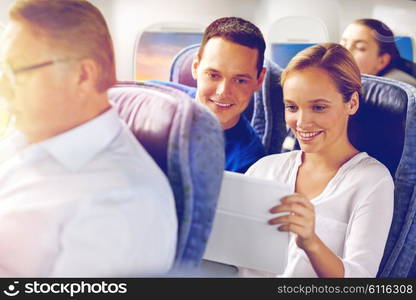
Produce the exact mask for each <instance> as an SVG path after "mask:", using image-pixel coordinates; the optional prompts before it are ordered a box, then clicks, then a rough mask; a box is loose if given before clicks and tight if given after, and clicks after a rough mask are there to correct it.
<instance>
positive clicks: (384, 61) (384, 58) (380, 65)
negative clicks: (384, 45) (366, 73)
mask: <svg viewBox="0 0 416 300" xmlns="http://www.w3.org/2000/svg"><path fill="white" fill-rule="evenodd" d="M390 61H391V55H390V54H388V53H384V54H382V55H380V56H379V57H378V58H377V65H376V74H378V72H380V71H381V70H383V69H384V68H385V67H386V66H387V65H388V64H389V63H390Z"/></svg>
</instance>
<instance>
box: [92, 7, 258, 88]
mask: <svg viewBox="0 0 416 300" xmlns="http://www.w3.org/2000/svg"><path fill="white" fill-rule="evenodd" d="M96 1H97V2H98V1H99V0H96ZM112 2H113V3H112V7H111V9H112V12H111V16H110V19H111V20H110V21H109V24H111V26H112V30H111V31H112V34H113V39H114V45H115V51H116V62H117V75H118V79H119V80H131V79H133V77H134V76H133V57H134V45H135V42H136V38H137V36H138V34H139V33H141V32H143V31H144V30H145V29H146V28H147V27H149V26H150V25H153V24H156V23H186V24H189V25H190V26H192V24H195V25H196V26H198V27H200V28H201V31H203V29H204V28H205V27H206V25H207V24H209V23H210V22H212V21H213V20H214V19H216V18H218V17H222V16H227V15H234V16H239V17H242V18H245V19H248V20H251V21H253V20H254V11H255V9H254V8H255V7H256V3H257V2H258V0H227V1H223V0H210V1H209V2H206V1H195V0H175V1H166V0H152V1H147V0H139V1H137V0H113V1H112Z"/></svg>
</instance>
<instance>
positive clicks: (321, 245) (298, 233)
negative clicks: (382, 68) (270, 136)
mask: <svg viewBox="0 0 416 300" xmlns="http://www.w3.org/2000/svg"><path fill="white" fill-rule="evenodd" d="M281 83H282V86H283V95H284V102H285V107H286V111H285V119H286V123H287V125H288V126H289V127H290V129H291V130H292V131H293V133H294V134H295V136H296V137H297V139H298V141H299V144H300V148H301V150H299V151H292V152H287V153H282V154H275V155H270V156H267V157H264V158H263V159H261V160H260V161H258V162H257V163H255V164H254V165H253V166H252V167H251V168H250V169H249V170H248V171H247V173H246V174H247V175H250V176H255V177H259V178H266V179H270V180H275V181H279V182H282V183H285V184H289V185H290V186H291V187H292V189H293V192H294V194H293V195H289V196H287V197H284V198H283V199H282V204H281V205H277V206H275V207H273V208H272V209H271V210H270V211H271V213H282V212H283V213H286V214H285V215H283V216H279V217H275V218H273V219H271V220H270V221H269V223H270V224H271V225H275V224H279V225H280V226H279V227H278V230H279V231H288V232H290V233H291V238H290V243H289V254H288V264H287V266H286V269H285V271H284V273H283V274H281V276H283V277H375V276H376V273H377V270H378V267H379V264H380V261H381V258H382V255H383V251H384V246H385V243H386V240H387V235H388V232H389V228H390V223H391V220H392V214H393V190H394V186H393V180H392V178H391V176H390V173H389V171H388V169H387V168H386V167H385V166H384V165H383V164H381V163H380V162H378V161H377V160H376V159H374V158H372V157H370V156H368V154H367V153H365V152H360V151H359V150H357V149H356V148H354V146H353V145H352V144H351V142H350V141H349V139H348V134H347V128H348V121H349V118H350V117H352V116H353V115H354V114H355V113H356V112H357V110H358V108H359V97H360V92H361V77H360V72H359V69H358V67H357V65H356V64H355V62H354V59H353V57H352V55H351V54H350V53H349V52H348V51H347V50H346V49H345V48H344V47H342V46H340V45H338V44H333V43H330V44H322V45H316V46H313V47H311V48H308V49H306V50H304V51H302V52H299V53H298V54H297V55H296V56H295V57H294V58H293V59H292V60H291V61H290V63H289V65H288V67H287V68H286V69H285V70H284V72H283V74H282V79H281ZM374 224H377V226H374ZM240 274H241V275H242V276H269V275H271V274H266V273H264V272H259V271H255V270H250V269H243V268H241V270H240Z"/></svg>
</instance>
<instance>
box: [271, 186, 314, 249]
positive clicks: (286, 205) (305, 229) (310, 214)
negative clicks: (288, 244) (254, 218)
mask: <svg viewBox="0 0 416 300" xmlns="http://www.w3.org/2000/svg"><path fill="white" fill-rule="evenodd" d="M270 212H271V213H282V212H288V214H285V215H282V216H279V217H276V218H273V219H271V220H269V224H270V225H275V224H282V225H281V226H279V227H278V228H277V229H278V230H279V231H288V232H293V233H295V234H296V235H297V236H296V244H297V245H298V247H299V248H301V249H303V250H304V251H307V252H309V251H312V252H313V251H314V250H316V249H317V247H318V244H319V238H318V236H317V235H316V233H315V208H314V206H313V204H312V203H311V202H310V201H309V200H308V199H307V198H306V197H304V196H302V195H300V194H293V195H289V196H286V197H283V198H282V200H281V204H280V205H277V206H274V207H273V208H271V209H270Z"/></svg>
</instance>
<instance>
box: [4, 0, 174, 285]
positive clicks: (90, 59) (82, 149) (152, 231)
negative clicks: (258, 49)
mask: <svg viewBox="0 0 416 300" xmlns="http://www.w3.org/2000/svg"><path fill="white" fill-rule="evenodd" d="M9 16H10V22H9V24H8V26H7V28H6V30H5V32H4V36H3V39H2V42H1V52H0V55H1V56H0V57H1V66H0V96H1V97H2V98H4V99H5V100H6V102H7V105H8V107H9V110H10V111H11V113H12V114H13V115H14V118H15V127H16V129H17V130H18V131H17V132H16V133H15V134H13V135H11V136H10V137H9V138H7V139H6V140H5V141H3V142H2V143H1V145H0V152H1V153H2V155H3V158H2V161H1V162H0V186H1V188H0V224H1V226H0V240H1V241H2V245H1V246H0V276H8V277H20V276H24V277H27V276H28V277H49V276H127V275H149V274H157V273H161V272H166V271H168V270H169V268H170V267H171V265H172V263H173V259H174V256H175V247H176V234H177V220H176V213H175V204H174V200H173V195H172V191H171V189H170V187H169V184H168V181H167V179H166V178H165V176H164V175H163V173H162V171H161V170H160V169H159V168H158V167H157V165H156V163H155V162H154V161H153V160H152V159H151V157H150V156H149V155H148V154H147V153H146V151H145V150H144V149H143V147H142V146H141V145H140V144H139V143H138V142H137V141H136V140H135V138H134V136H133V135H132V134H131V132H130V131H129V130H128V128H127V127H126V126H125V124H123V123H122V122H121V121H120V120H119V119H118V115H117V113H116V111H115V110H114V109H113V108H111V106H110V104H109V102H108V98H107V93H106V91H107V89H108V88H109V87H111V86H112V85H113V84H114V82H115V68H114V54H113V48H112V42H111V37H110V35H109V33H108V29H107V26H106V24H105V21H104V19H103V17H102V15H101V13H100V12H99V11H98V10H97V9H96V8H95V7H94V6H93V5H91V4H90V3H88V2H87V1H82V0H60V1H56V0H43V1H38V0H26V1H20V0H17V1H16V2H15V3H14V4H13V5H12V6H11V8H10V10H9Z"/></svg>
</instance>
